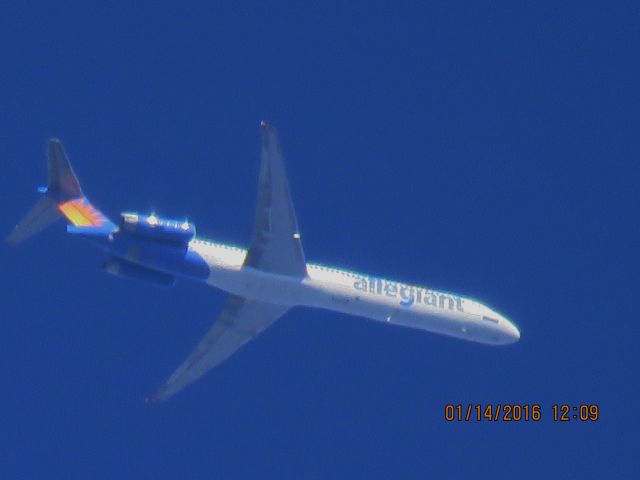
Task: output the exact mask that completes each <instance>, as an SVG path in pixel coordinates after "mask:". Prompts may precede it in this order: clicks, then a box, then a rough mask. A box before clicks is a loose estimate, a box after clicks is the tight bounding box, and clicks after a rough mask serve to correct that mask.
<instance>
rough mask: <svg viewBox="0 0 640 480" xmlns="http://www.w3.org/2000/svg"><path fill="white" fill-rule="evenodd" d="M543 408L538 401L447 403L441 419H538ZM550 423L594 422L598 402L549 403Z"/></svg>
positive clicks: (598, 409) (533, 420) (514, 420)
mask: <svg viewBox="0 0 640 480" xmlns="http://www.w3.org/2000/svg"><path fill="white" fill-rule="evenodd" d="M544 411H545V409H544V408H543V407H542V405H540V404H539V403H530V404H529V403H504V404H503V403H495V404H494V403H488V404H479V403H475V404H474V403H468V404H460V403H459V404H453V403H447V404H446V405H445V407H444V419H445V420H446V421H447V422H481V421H485V422H539V421H541V420H542V419H543V417H545V414H544ZM550 418H551V419H552V420H553V421H554V422H570V421H581V422H595V421H598V420H599V419H600V407H599V406H598V404H595V403H592V404H579V405H569V404H565V403H563V404H553V405H551V417H550Z"/></svg>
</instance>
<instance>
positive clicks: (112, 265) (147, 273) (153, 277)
mask: <svg viewBox="0 0 640 480" xmlns="http://www.w3.org/2000/svg"><path fill="white" fill-rule="evenodd" d="M102 268H103V269H104V271H105V272H107V273H109V274H111V275H114V276H116V277H124V278H131V279H133V280H140V281H142V282H148V283H153V284H155V285H160V286H163V287H171V286H173V284H174V283H175V281H176V277H174V276H173V275H170V274H168V273H164V272H159V271H157V270H153V269H151V268H146V267H143V266H141V265H136V264H134V263H130V262H126V261H124V260H122V259H119V258H109V259H108V260H107V261H106V262H105V264H104V266H103V267H102Z"/></svg>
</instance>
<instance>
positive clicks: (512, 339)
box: [504, 319, 520, 344]
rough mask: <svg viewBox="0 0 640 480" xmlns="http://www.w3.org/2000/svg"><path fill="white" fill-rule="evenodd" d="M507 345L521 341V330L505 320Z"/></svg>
mask: <svg viewBox="0 0 640 480" xmlns="http://www.w3.org/2000/svg"><path fill="white" fill-rule="evenodd" d="M504 334H505V342H504V343H505V344H508V343H516V342H517V341H518V340H520V330H518V327H516V326H515V325H514V324H513V323H511V322H510V321H509V320H507V319H505V320H504Z"/></svg>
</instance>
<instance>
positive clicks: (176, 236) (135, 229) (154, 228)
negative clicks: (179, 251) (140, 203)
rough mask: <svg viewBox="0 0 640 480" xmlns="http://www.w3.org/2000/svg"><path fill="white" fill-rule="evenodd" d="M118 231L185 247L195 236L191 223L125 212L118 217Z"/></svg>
mask: <svg viewBox="0 0 640 480" xmlns="http://www.w3.org/2000/svg"><path fill="white" fill-rule="evenodd" d="M120 218H121V221H120V231H121V232H123V233H124V232H126V233H128V234H130V235H134V236H138V237H143V238H148V239H150V240H158V241H161V242H171V243H179V244H184V245H186V244H187V243H189V242H190V241H191V240H192V239H193V237H195V236H196V227H195V225H194V224H193V223H190V222H187V221H186V220H185V221H180V220H169V219H165V218H159V217H156V216H155V215H153V214H151V215H139V214H137V213H129V212H125V213H122V214H121V215H120Z"/></svg>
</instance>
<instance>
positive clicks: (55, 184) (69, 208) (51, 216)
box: [7, 138, 115, 245]
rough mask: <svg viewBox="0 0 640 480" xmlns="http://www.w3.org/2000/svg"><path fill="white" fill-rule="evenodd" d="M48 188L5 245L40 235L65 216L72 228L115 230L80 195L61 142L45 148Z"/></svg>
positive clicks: (54, 140)
mask: <svg viewBox="0 0 640 480" xmlns="http://www.w3.org/2000/svg"><path fill="white" fill-rule="evenodd" d="M47 172H48V179H47V188H46V189H39V191H40V192H41V193H43V196H42V198H40V200H38V202H37V203H36V204H35V206H34V207H33V208H32V209H31V210H30V211H29V213H27V215H26V216H25V217H24V218H23V219H22V220H21V221H20V223H18V225H16V227H15V228H14V229H13V231H12V232H11V233H10V234H9V236H8V237H7V242H9V243H11V244H13V245H16V244H18V243H20V242H23V241H24V240H26V239H27V238H29V237H31V236H33V235H35V234H36V233H39V232H41V231H42V230H44V229H45V228H46V227H48V226H49V225H51V224H52V223H54V222H55V221H56V220H58V219H59V218H62V217H65V218H66V219H67V220H68V221H69V223H70V224H71V225H73V226H74V227H80V228H82V227H87V228H100V229H103V230H105V231H110V230H112V229H113V228H115V225H113V224H112V223H111V222H110V221H109V219H108V218H107V217H105V216H104V215H103V214H102V212H100V211H99V210H97V209H96V208H95V207H94V206H93V205H91V203H90V202H89V200H87V199H86V197H85V196H84V194H83V193H82V188H81V187H80V182H79V181H78V178H77V177H76V174H75V173H74V172H73V167H71V163H70V162H69V159H68V158H67V155H66V154H65V153H64V148H63V147H62V143H60V140H58V139H56V138H52V139H50V140H49V145H48V148H47Z"/></svg>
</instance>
